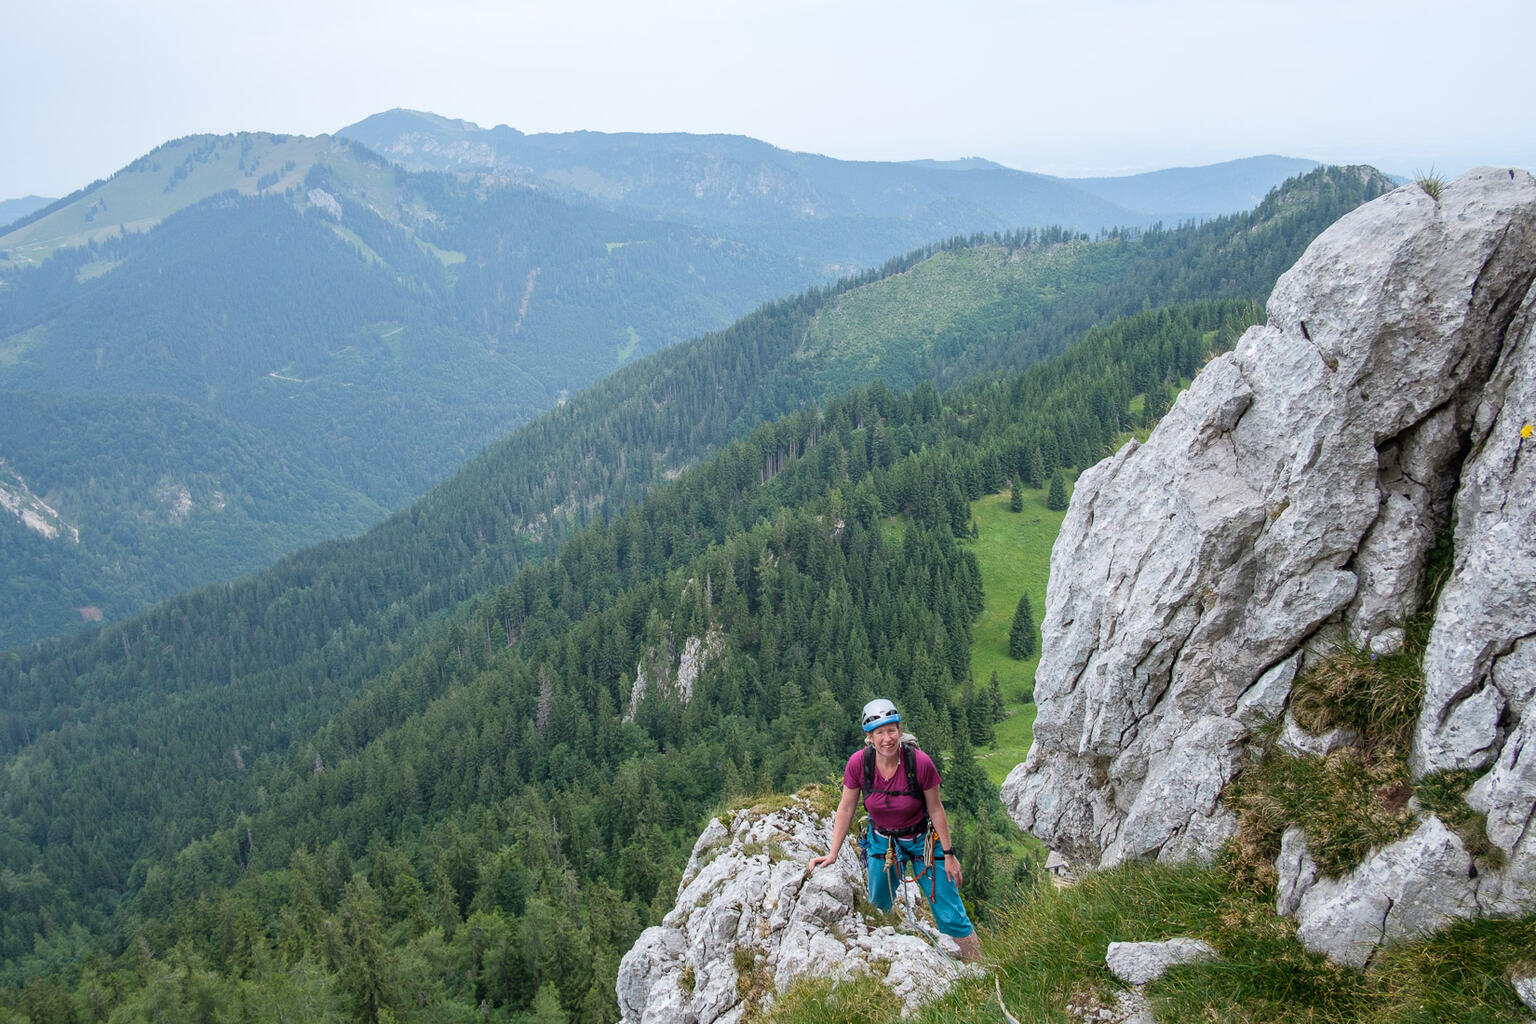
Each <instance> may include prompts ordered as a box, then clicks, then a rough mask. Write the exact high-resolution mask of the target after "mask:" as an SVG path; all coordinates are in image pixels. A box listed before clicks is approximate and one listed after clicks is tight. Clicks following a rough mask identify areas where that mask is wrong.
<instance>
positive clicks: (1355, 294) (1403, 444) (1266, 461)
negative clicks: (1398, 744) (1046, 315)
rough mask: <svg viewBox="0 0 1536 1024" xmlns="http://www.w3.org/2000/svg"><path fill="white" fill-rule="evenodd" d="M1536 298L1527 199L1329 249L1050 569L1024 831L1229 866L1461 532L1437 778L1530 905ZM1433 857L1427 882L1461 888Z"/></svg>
mask: <svg viewBox="0 0 1536 1024" xmlns="http://www.w3.org/2000/svg"><path fill="white" fill-rule="evenodd" d="M1533 280H1536V181H1533V180H1532V178H1531V176H1530V175H1529V174H1526V173H1525V172H1522V171H1511V170H1508V169H1495V168H1480V169H1478V170H1476V171H1473V172H1470V173H1468V174H1467V175H1464V176H1463V177H1461V178H1459V179H1458V180H1456V181H1454V182H1452V183H1450V184H1448V185H1446V186H1445V187H1444V189H1443V190H1442V192H1441V194H1440V195H1439V196H1438V198H1437V197H1436V196H1432V195H1430V194H1429V193H1428V192H1426V190H1425V189H1423V188H1422V187H1420V186H1418V185H1409V186H1405V187H1403V188H1400V189H1398V190H1396V191H1394V192H1392V193H1390V194H1389V195H1386V196H1383V197H1382V198H1380V199H1378V200H1376V201H1375V202H1372V203H1370V204H1367V205H1366V206H1363V207H1361V208H1359V209H1357V210H1355V211H1354V212H1352V213H1350V214H1349V215H1347V216H1345V217H1344V218H1342V219H1341V220H1340V221H1339V222H1338V223H1337V224H1335V225H1334V226H1333V227H1331V228H1330V229H1329V230H1328V231H1326V232H1325V233H1324V234H1323V235H1321V236H1320V237H1319V238H1318V239H1317V240H1316V241H1314V242H1313V244H1312V245H1311V246H1310V247H1309V248H1308V249H1307V251H1306V253H1305V254H1304V255H1303V256H1302V258H1301V259H1300V260H1299V261H1298V262H1297V264H1296V265H1295V266H1294V267H1293V268H1292V269H1291V270H1290V271H1288V272H1287V273H1286V274H1285V275H1284V276H1283V277H1282V278H1281V279H1280V281H1279V282H1278V283H1277V285H1276V286H1275V289H1274V292H1273V293H1272V295H1271V296H1270V300H1269V303H1268V307H1267V316H1268V322H1267V323H1266V324H1263V325H1261V326H1256V327H1253V328H1251V329H1250V330H1249V331H1247V332H1246V333H1245V334H1244V335H1243V337H1242V339H1241V340H1240V341H1239V342H1238V344H1237V346H1236V347H1235V348H1234V350H1233V351H1231V352H1229V353H1226V354H1224V355H1222V356H1220V357H1218V358H1216V359H1214V360H1213V361H1212V362H1211V363H1210V364H1208V365H1207V367H1206V368H1205V369H1204V370H1203V371H1202V372H1201V373H1200V374H1199V376H1198V377H1197V378H1196V379H1195V381H1194V382H1193V384H1192V385H1191V387H1190V388H1189V389H1188V390H1187V391H1186V392H1185V393H1184V394H1183V395H1181V396H1180V397H1179V400H1178V401H1177V402H1176V403H1175V404H1174V407H1173V408H1172V409H1171V410H1170V411H1169V413H1168V414H1167V415H1166V416H1165V417H1164V418H1163V420H1162V421H1161V422H1160V423H1159V424H1158V426H1157V428H1156V429H1155V430H1154V431H1153V432H1152V434H1151V436H1150V437H1149V438H1148V439H1147V441H1146V442H1145V443H1142V444H1138V443H1136V442H1134V441H1133V442H1130V443H1128V444H1127V445H1126V446H1125V447H1124V448H1122V449H1121V450H1120V451H1119V452H1117V453H1116V454H1115V455H1114V456H1112V457H1110V458H1109V459H1107V460H1105V461H1104V462H1101V463H1099V464H1098V465H1097V466H1095V467H1093V468H1092V469H1090V470H1088V471H1087V472H1085V473H1084V474H1083V475H1082V477H1081V478H1080V480H1079V482H1078V485H1077V489H1076V492H1075V493H1074V494H1073V497H1072V501H1071V505H1070V507H1069V509H1068V511H1067V515H1066V519H1065V521H1064V522H1063V525H1062V529H1061V533H1060V535H1059V536H1058V538H1057V541H1056V544H1055V547H1054V548H1053V550H1052V555H1051V574H1050V585H1049V587H1048V590H1047V596H1046V607H1045V614H1044V617H1043V620H1042V632H1043V635H1044V638H1045V645H1044V649H1043V653H1042V657H1041V661H1040V666H1039V669H1038V671H1037V673H1036V680H1035V697H1036V700H1037V702H1038V708H1039V716H1038V718H1037V720H1036V722H1035V727H1034V728H1035V740H1034V745H1033V747H1032V748H1031V750H1030V753H1029V756H1028V758H1027V759H1026V761H1025V762H1024V763H1023V764H1022V765H1020V766H1019V767H1017V768H1016V769H1014V771H1013V772H1012V773H1010V775H1009V777H1008V779H1007V781H1006V782H1005V783H1004V786H1003V789H1002V796H1003V799H1004V803H1005V804H1006V805H1007V807H1008V808H1009V811H1010V813H1011V814H1012V815H1013V817H1014V818H1015V820H1016V821H1018V823H1019V824H1020V825H1021V826H1022V827H1023V828H1025V829H1026V830H1028V831H1031V832H1033V833H1034V834H1035V835H1037V836H1039V837H1040V838H1041V839H1043V840H1045V842H1046V844H1047V845H1048V846H1050V847H1052V848H1053V849H1057V850H1061V851H1063V852H1064V853H1066V854H1067V855H1068V856H1070V857H1071V858H1072V860H1073V861H1074V862H1076V863H1080V864H1086V865H1095V864H1096V865H1100V866H1108V865H1112V864H1116V863H1120V862H1123V861H1127V860H1136V859H1154V858H1156V859H1163V860H1181V859H1186V858H1190V857H1209V856H1212V855H1214V854H1215V853H1216V852H1217V851H1219V849H1220V848H1221V846H1222V844H1223V843H1224V842H1225V841H1226V839H1227V838H1228V837H1229V836H1230V834H1231V830H1232V828H1233V822H1234V819H1233V817H1232V815H1231V814H1230V813H1229V812H1227V811H1226V810H1225V808H1223V807H1222V805H1221V801H1220V796H1221V792H1222V790H1223V788H1224V787H1225V786H1226V784H1227V783H1228V782H1229V781H1230V780H1231V778H1232V777H1233V775H1234V774H1235V772H1236V771H1237V770H1238V769H1239V768H1240V766H1241V765H1242V764H1243V763H1244V761H1245V759H1246V758H1247V757H1248V756H1249V755H1250V754H1251V753H1252V752H1253V750H1254V749H1255V746H1256V743H1257V742H1258V739H1257V736H1258V734H1259V733H1260V731H1261V730H1262V728H1263V724H1264V722H1266V721H1274V720H1275V719H1277V718H1278V717H1279V716H1280V715H1281V714H1282V713H1283V709H1284V707H1285V703H1286V699H1287V697H1288V694H1289V689H1290V686H1291V684H1292V682H1293V681H1294V679H1295V678H1296V676H1297V675H1298V674H1299V673H1300V672H1302V671H1304V670H1305V668H1306V667H1307V664H1308V663H1309V662H1310V661H1311V660H1312V659H1314V658H1316V657H1318V656H1319V655H1321V654H1326V653H1328V652H1329V651H1331V650H1333V649H1334V648H1335V647H1336V646H1337V645H1338V644H1339V643H1350V644H1353V645H1356V646H1358V647H1361V648H1365V649H1369V650H1376V651H1380V652H1389V651H1391V650H1394V649H1396V648H1397V647H1398V646H1399V645H1400V644H1401V643H1402V634H1401V632H1400V627H1401V624H1402V622H1403V620H1404V619H1405V618H1406V617H1407V616H1409V615H1410V614H1412V613H1414V612H1415V611H1417V610H1418V608H1417V602H1418V601H1419V599H1420V597H1419V595H1420V594H1421V592H1422V589H1423V588H1422V583H1423V577H1424V571H1425V565H1426V559H1427V557H1428V554H1429V552H1430V550H1431V549H1432V548H1433V546H1434V543H1435V539H1436V537H1437V535H1439V534H1440V533H1441V531H1442V530H1443V529H1444V528H1445V527H1446V526H1447V525H1449V526H1450V527H1451V528H1452V529H1453V531H1454V542H1455V561H1454V566H1453V568H1452V571H1451V573H1450V575H1449V578H1448V579H1447V580H1446V582H1445V584H1444V586H1443V588H1442V591H1441V597H1440V600H1439V605H1438V607H1437V610H1436V620H1435V626H1434V631H1433V633H1432V635H1431V638H1430V641H1429V649H1428V651H1427V653H1426V657H1425V672H1426V677H1427V682H1426V698H1425V703H1424V708H1423V716H1422V718H1421V720H1420V722H1419V725H1418V729H1417V733H1416V736H1415V740H1414V747H1413V757H1412V764H1413V768H1414V771H1415V772H1416V773H1417V774H1418V775H1423V774H1425V773H1428V772H1432V771H1439V770H1442V769H1446V768H1473V769H1478V770H1483V771H1485V774H1484V775H1483V776H1482V778H1481V779H1480V780H1479V781H1478V782H1477V784H1476V785H1475V786H1474V787H1473V790H1472V792H1471V795H1470V796H1469V800H1470V802H1472V803H1473V804H1474V806H1477V807H1478V808H1479V809H1481V810H1484V812H1485V813H1486V814H1487V815H1488V821H1489V825H1488V829H1489V837H1490V838H1491V839H1493V841H1494V842H1495V843H1497V844H1498V845H1499V846H1500V847H1501V848H1502V849H1504V851H1505V853H1506V855H1507V856H1508V866H1507V867H1506V868H1505V869H1504V870H1503V871H1502V872H1501V873H1498V877H1497V878H1495V879H1488V880H1486V881H1485V884H1484V886H1483V887H1482V888H1481V890H1480V892H1481V895H1480V897H1479V898H1478V899H1477V900H1474V901H1473V907H1474V911H1473V912H1482V911H1483V910H1486V909H1488V908H1492V907H1498V908H1505V909H1508V908H1510V907H1514V906H1522V905H1523V906H1530V905H1532V904H1529V903H1523V902H1522V901H1523V900H1525V898H1526V894H1528V893H1529V892H1530V890H1531V889H1532V888H1533V886H1532V881H1533V875H1536V828H1531V827H1530V823H1531V822H1532V820H1533V817H1532V815H1533V801H1536V785H1533V778H1536V743H1526V742H1523V741H1524V739H1528V738H1532V736H1533V733H1536V710H1533V705H1536V701H1533V694H1536V644H1533V638H1536V486H1533V484H1536V440H1533V439H1532V438H1531V437H1530V436H1528V435H1529V434H1531V433H1532V430H1531V428H1530V423H1531V420H1532V419H1533V418H1536V407H1533V406H1532V405H1531V396H1532V395H1536V348H1533V342H1532V323H1533V320H1536V293H1533V289H1532V284H1533ZM1293 739H1294V740H1296V741H1297V742H1302V741H1304V740H1305V737H1293ZM1334 739H1335V740H1337V739H1339V737H1334ZM1436 824H1438V823H1436ZM1426 829H1430V826H1429V823H1428V822H1426V823H1425V825H1424V826H1422V827H1421V828H1420V829H1419V830H1418V832H1416V833H1414V835H1412V836H1409V837H1408V838H1407V839H1405V840H1403V844H1406V845H1404V849H1403V850H1402V851H1399V853H1401V854H1403V855H1407V854H1408V852H1409V851H1410V849H1416V848H1417V846H1418V844H1425V843H1430V841H1431V839H1433V837H1435V836H1436V835H1438V833H1437V832H1435V831H1434V830H1433V829H1430V830H1429V831H1426ZM1441 829H1442V830H1443V826H1441ZM1420 833H1423V835H1420ZM1446 834H1449V833H1448V832H1447V833H1446ZM1415 837H1418V838H1415ZM1453 838H1454V837H1453ZM1431 845H1433V844H1432V843H1431ZM1458 845H1459V844H1458ZM1436 850H1438V851H1439V852H1438V853H1436V854H1435V855H1434V856H1430V851H1429V850H1428V849H1427V848H1426V849H1423V850H1419V854H1417V855H1415V856H1419V855H1422V856H1421V857H1420V862H1421V863H1423V864H1424V865H1425V868H1424V870H1423V871H1422V872H1420V875H1419V876H1418V877H1421V878H1422V879H1423V880H1424V884H1430V885H1439V884H1441V881H1442V880H1446V884H1450V883H1449V881H1448V879H1449V876H1448V875H1446V874H1445V873H1444V872H1442V871H1441V870H1440V867H1443V866H1445V864H1440V867H1433V866H1429V865H1430V863H1431V862H1432V861H1433V862H1435V863H1437V864H1439V863H1440V862H1439V861H1435V857H1438V856H1442V855H1443V856H1445V857H1452V858H1454V856H1455V855H1454V854H1453V853H1452V852H1451V851H1450V850H1449V848H1448V847H1447V846H1446V845H1445V844H1444V843H1442V844H1441V845H1440V846H1437V847H1436ZM1461 852H1462V854H1464V853H1465V851H1464V850H1463V851H1461ZM1424 858H1428V859H1427V860H1425V859H1424ZM1374 860H1375V858H1373V861H1374ZM1445 863H1448V861H1447V862H1445ZM1371 870H1373V871H1383V872H1388V873H1392V874H1394V877H1396V876H1397V875H1400V874H1401V871H1402V868H1401V866H1400V865H1399V867H1392V866H1390V864H1389V863H1388V862H1387V861H1385V860H1384V861H1380V862H1376V863H1375V865H1374V867H1373V868H1372V869H1371ZM1382 884H1383V885H1384V886H1386V888H1387V889H1390V888H1391V884H1390V883H1389V881H1388V880H1387V879H1385V877H1384V878H1383V879H1382ZM1414 884H1418V883H1414ZM1358 891H1360V892H1363V891H1364V890H1358ZM1383 891H1385V890H1383ZM1495 891H1496V893H1495ZM1458 892H1460V890H1457V889H1455V887H1454V886H1453V888H1452V890H1447V891H1446V894H1445V896H1444V898H1443V899H1442V898H1440V897H1433V898H1426V900H1425V901H1424V902H1425V906H1426V907H1428V908H1432V909H1431V910H1429V911H1427V914H1428V917H1426V921H1427V920H1429V919H1432V918H1435V919H1438V918H1436V915H1439V918H1445V919H1448V918H1449V917H1451V916H1456V915H1457V914H1459V913H1460V910H1459V909H1456V908H1459V907H1461V906H1462V901H1461V896H1460V895H1457V893H1458ZM1313 898H1314V899H1322V897H1321V896H1320V895H1319V896H1315V897H1313ZM1345 902H1349V901H1348V900H1346V901H1345ZM1298 905H1299V904H1298ZM1355 905H1356V906H1357V907H1358V908H1359V910H1360V912H1361V913H1366V912H1367V907H1368V906H1374V904H1372V903H1371V901H1370V900H1369V899H1364V898H1363V897H1362V898H1361V899H1360V900H1356V901H1355ZM1478 908H1481V909H1478ZM1442 912H1443V913H1442ZM1357 925H1358V927H1357V926H1355V925H1350V926H1345V925H1342V924H1341V925H1340V926H1339V927H1340V928H1341V929H1342V930H1343V931H1344V932H1346V933H1347V934H1348V935H1350V936H1351V938H1349V939H1348V940H1347V941H1346V942H1345V943H1344V945H1345V946H1346V947H1348V948H1349V949H1354V948H1355V947H1356V943H1357V940H1359V941H1365V940H1367V939H1369V941H1371V942H1375V941H1380V940H1381V939H1382V938H1383V937H1387V938H1390V937H1391V935H1393V934H1402V935H1406V934H1410V933H1415V932H1417V931H1418V930H1419V925H1418V924H1417V923H1413V922H1409V921H1408V920H1407V919H1406V918H1404V919H1403V921H1402V923H1401V927H1400V928H1397V926H1396V925H1394V926H1393V928H1383V927H1381V925H1382V918H1381V916H1380V915H1379V914H1378V916H1377V917H1376V920H1375V921H1374V922H1370V921H1366V920H1365V919H1363V918H1362V919H1360V920H1359V921H1357ZM1394 928H1397V930H1395V931H1394V930H1393V929H1394ZM1372 932H1374V937H1372V936H1371V934H1370V933H1372ZM1346 958H1347V959H1352V960H1353V959H1358V955H1357V954H1355V953H1349V954H1346Z"/></svg>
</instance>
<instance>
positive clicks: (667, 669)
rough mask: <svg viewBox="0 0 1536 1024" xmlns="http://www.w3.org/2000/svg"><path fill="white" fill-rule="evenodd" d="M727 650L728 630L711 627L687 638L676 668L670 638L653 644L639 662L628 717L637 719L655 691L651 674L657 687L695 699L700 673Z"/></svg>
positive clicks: (626, 711)
mask: <svg viewBox="0 0 1536 1024" xmlns="http://www.w3.org/2000/svg"><path fill="white" fill-rule="evenodd" d="M724 651H725V634H724V633H722V632H721V631H720V630H719V628H711V629H710V630H709V632H708V633H706V634H705V635H704V636H702V637H699V636H690V637H689V638H688V639H687V640H685V641H684V642H683V651H682V654H681V655H679V656H678V662H677V669H676V671H675V672H674V671H673V668H672V658H673V656H674V653H673V648H672V644H671V642H670V640H669V641H668V642H667V643H665V644H662V645H661V646H660V648H659V649H658V648H651V649H649V650H648V651H647V652H646V655H645V657H644V658H642V659H641V660H640V663H639V664H637V665H636V666H635V685H634V687H633V689H631V690H630V693H629V704H628V706H626V707H625V709H624V721H626V722H633V721H634V720H635V715H636V714H638V713H639V710H640V704H641V702H642V701H644V700H645V698H646V697H647V696H648V695H649V694H650V693H651V692H652V685H651V678H652V677H654V678H655V681H656V682H655V687H654V689H655V691H656V692H657V693H661V694H665V695H667V696H669V697H672V698H675V699H676V700H678V701H680V702H681V703H683V704H687V703H688V702H689V701H691V700H693V687H694V684H696V683H697V682H698V681H699V676H700V675H701V674H702V673H703V672H704V670H705V669H706V668H708V667H709V666H710V665H711V664H712V663H714V662H715V661H718V660H719V658H720V655H721V654H722V653H723V652H724Z"/></svg>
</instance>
